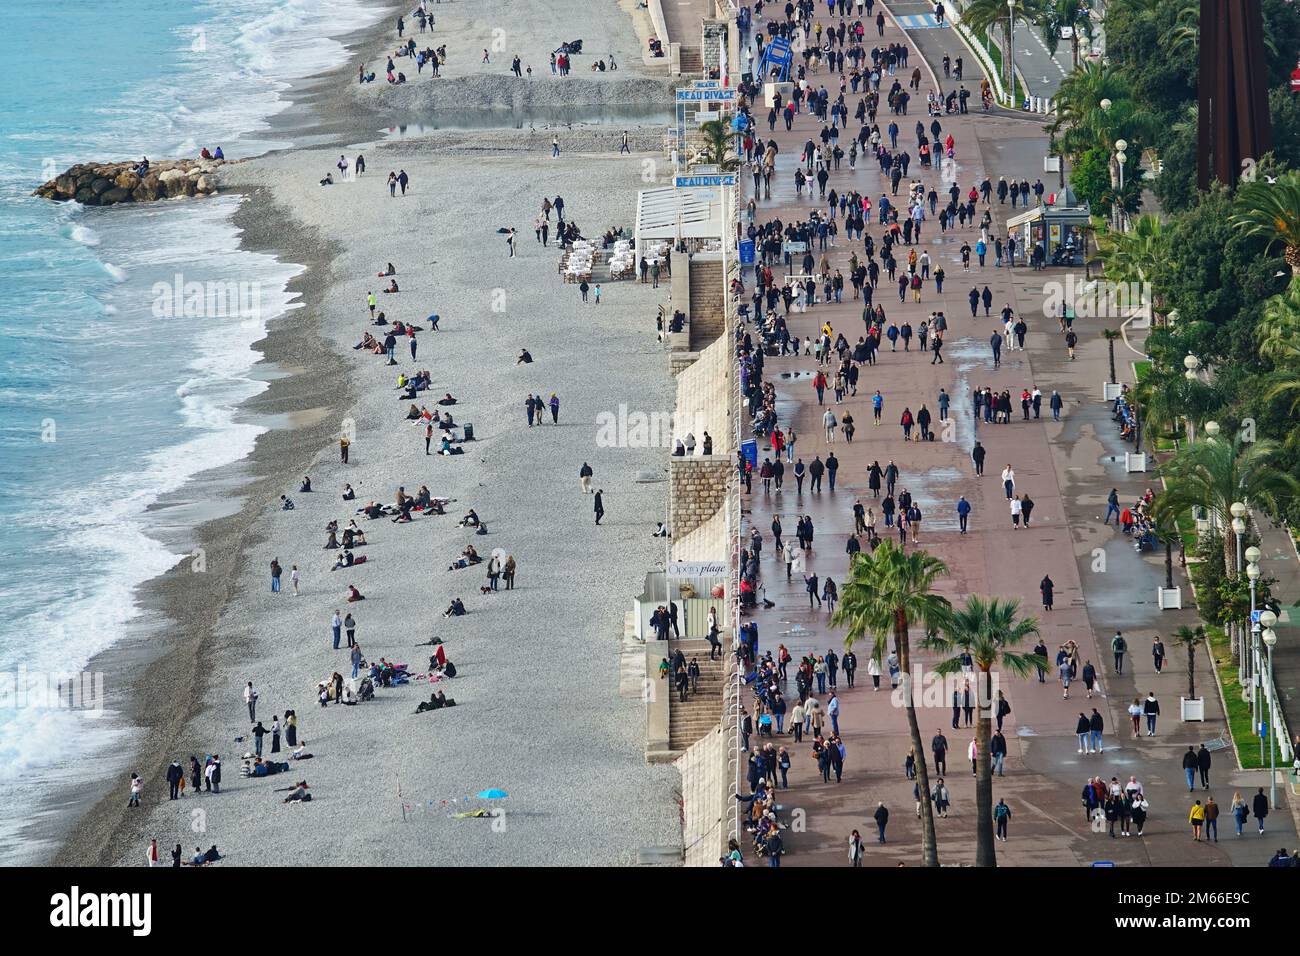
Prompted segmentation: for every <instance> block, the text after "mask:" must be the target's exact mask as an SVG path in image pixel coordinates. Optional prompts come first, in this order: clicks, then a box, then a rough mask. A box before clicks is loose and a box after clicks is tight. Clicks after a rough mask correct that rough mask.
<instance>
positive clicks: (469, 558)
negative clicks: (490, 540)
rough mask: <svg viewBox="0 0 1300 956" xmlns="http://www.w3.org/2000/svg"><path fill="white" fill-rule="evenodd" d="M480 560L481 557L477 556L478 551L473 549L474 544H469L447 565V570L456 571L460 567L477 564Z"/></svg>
mask: <svg viewBox="0 0 1300 956" xmlns="http://www.w3.org/2000/svg"><path fill="white" fill-rule="evenodd" d="M482 560H483V559H482V558H480V557H479V554H478V551H476V550H475V549H474V545H472V544H471V545H468V546H467V547H466V548H465V550H464V551H462V552H461V553H460V557H459V558H457V559H456V560H455V561H454V562H453V563H451V564H449V565H447V570H448V571H458V570H460V569H461V568H468V567H469V566H470V565H471V564H479V563H481V562H482Z"/></svg>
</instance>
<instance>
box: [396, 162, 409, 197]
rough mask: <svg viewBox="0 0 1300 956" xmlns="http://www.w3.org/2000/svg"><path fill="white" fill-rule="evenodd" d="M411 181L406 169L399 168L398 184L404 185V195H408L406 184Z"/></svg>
mask: <svg viewBox="0 0 1300 956" xmlns="http://www.w3.org/2000/svg"><path fill="white" fill-rule="evenodd" d="M410 181H411V177H410V176H408V175H406V170H404V169H399V170H398V171H397V185H399V186H401V187H402V195H403V196H405V195H406V186H407V184H408V183H410Z"/></svg>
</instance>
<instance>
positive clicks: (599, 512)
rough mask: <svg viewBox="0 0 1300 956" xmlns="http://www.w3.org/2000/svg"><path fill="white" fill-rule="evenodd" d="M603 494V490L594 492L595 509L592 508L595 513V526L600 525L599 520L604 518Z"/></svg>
mask: <svg viewBox="0 0 1300 956" xmlns="http://www.w3.org/2000/svg"><path fill="white" fill-rule="evenodd" d="M604 494H605V492H604V491H603V490H597V492H596V501H595V507H594V508H593V510H594V511H595V512H596V524H600V519H601V518H603V517H605V500H604Z"/></svg>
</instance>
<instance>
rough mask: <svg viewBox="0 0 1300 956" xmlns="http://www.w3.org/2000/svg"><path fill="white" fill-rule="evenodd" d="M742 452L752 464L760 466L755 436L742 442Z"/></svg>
mask: <svg viewBox="0 0 1300 956" xmlns="http://www.w3.org/2000/svg"><path fill="white" fill-rule="evenodd" d="M740 454H741V455H742V456H744V459H745V461H747V462H749V463H750V465H752V466H753V467H755V468H757V467H758V442H757V441H755V440H754V439H753V438H751V439H749V440H748V441H742V442H741V443H740Z"/></svg>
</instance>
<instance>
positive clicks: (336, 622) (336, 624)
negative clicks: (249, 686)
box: [250, 608, 343, 717]
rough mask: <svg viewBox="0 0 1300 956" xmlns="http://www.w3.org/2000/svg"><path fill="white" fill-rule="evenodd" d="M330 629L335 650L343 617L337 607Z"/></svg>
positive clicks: (341, 632)
mask: <svg viewBox="0 0 1300 956" xmlns="http://www.w3.org/2000/svg"><path fill="white" fill-rule="evenodd" d="M330 629H331V630H332V631H333V632H334V650H336V651H337V650H338V649H339V640H340V639H341V638H342V637H343V618H342V616H341V615H340V614H339V609H338V608H335V609H334V617H333V618H332V619H331V620H330ZM250 717H251V714H250Z"/></svg>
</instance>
